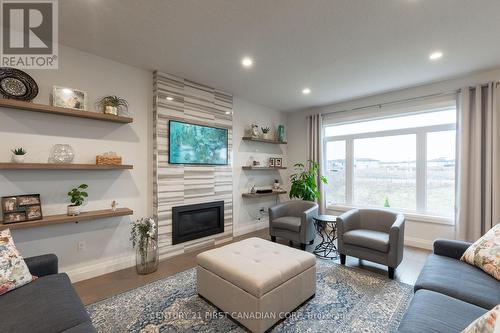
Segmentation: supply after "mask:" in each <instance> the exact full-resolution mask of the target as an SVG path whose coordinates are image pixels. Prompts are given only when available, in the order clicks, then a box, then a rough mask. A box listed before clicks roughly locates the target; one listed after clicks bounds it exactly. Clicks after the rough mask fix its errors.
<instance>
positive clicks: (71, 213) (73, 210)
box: [68, 205, 82, 216]
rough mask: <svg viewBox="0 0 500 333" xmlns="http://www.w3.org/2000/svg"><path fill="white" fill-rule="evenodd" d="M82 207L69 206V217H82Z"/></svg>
mask: <svg viewBox="0 0 500 333" xmlns="http://www.w3.org/2000/svg"><path fill="white" fill-rule="evenodd" d="M81 207H82V206H75V205H69V206H68V215H69V216H78V215H80V208H81Z"/></svg>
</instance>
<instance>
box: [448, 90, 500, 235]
mask: <svg viewBox="0 0 500 333" xmlns="http://www.w3.org/2000/svg"><path fill="white" fill-rule="evenodd" d="M499 94H500V87H499V83H498V82H495V83H493V82H492V83H489V84H487V85H482V86H477V87H474V88H469V87H467V88H463V89H462V90H461V91H460V94H459V100H458V129H457V140H458V156H457V161H458V169H457V171H458V173H457V180H458V183H457V199H456V203H457V209H456V225H455V231H456V235H455V236H456V238H457V239H460V240H467V241H475V240H477V239H478V238H479V237H481V236H482V235H483V234H484V233H485V232H487V231H488V230H489V229H491V228H492V227H493V226H494V225H495V224H497V223H499V222H500V115H499V112H500V105H499V103H500V98H499Z"/></svg>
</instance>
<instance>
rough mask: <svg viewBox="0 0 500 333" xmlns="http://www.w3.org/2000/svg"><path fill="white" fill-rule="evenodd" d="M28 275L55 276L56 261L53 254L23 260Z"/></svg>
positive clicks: (56, 271) (56, 270) (56, 269)
mask: <svg viewBox="0 0 500 333" xmlns="http://www.w3.org/2000/svg"><path fill="white" fill-rule="evenodd" d="M24 261H25V262H26V265H27V266H28V269H29V270H30V273H31V274H32V275H35V276H38V277H40V276H45V275H51V274H57V273H58V271H59V268H58V259H57V256H56V255H55V254H44V255H41V256H36V257H29V258H24Z"/></svg>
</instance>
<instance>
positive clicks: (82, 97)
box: [52, 86, 87, 110]
mask: <svg viewBox="0 0 500 333" xmlns="http://www.w3.org/2000/svg"><path fill="white" fill-rule="evenodd" d="M52 105H53V106H58V107H61V108H70V109H76V110H86V109H87V93H86V92H85V91H82V90H78V89H72V88H64V87H58V86H54V87H53V89H52Z"/></svg>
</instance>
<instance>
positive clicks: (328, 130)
mask: <svg viewBox="0 0 500 333" xmlns="http://www.w3.org/2000/svg"><path fill="white" fill-rule="evenodd" d="M455 123H456V110H455V108H449V109H445V110H439V111H429V112H425V113H418V114H412V115H406V116H399V117H391V118H383V119H374V120H365V121H360V122H351V123H340V124H333V125H328V126H326V127H325V129H324V130H325V152H326V154H325V156H326V159H325V161H323V162H324V164H325V165H324V168H325V170H326V172H325V174H326V177H327V178H328V185H326V204H327V206H330V207H331V206H357V207H384V206H385V207H393V208H396V209H400V210H404V211H408V212H413V213H419V214H424V215H430V216H440V217H452V216H453V212H454V205H455V126H456V124H455Z"/></svg>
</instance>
